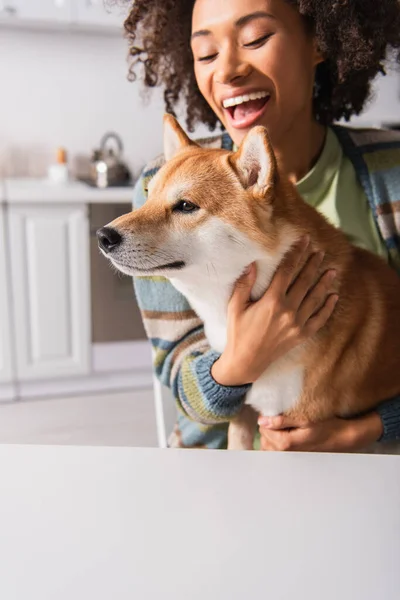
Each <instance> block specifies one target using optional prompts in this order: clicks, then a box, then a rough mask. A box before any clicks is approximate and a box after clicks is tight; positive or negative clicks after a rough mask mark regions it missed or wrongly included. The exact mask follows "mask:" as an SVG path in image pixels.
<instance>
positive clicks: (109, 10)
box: [73, 0, 130, 29]
mask: <svg viewBox="0 0 400 600" xmlns="http://www.w3.org/2000/svg"><path fill="white" fill-rule="evenodd" d="M129 5H130V3H129V2H125V3H121V2H120V1H118V0H116V1H115V0H73V13H74V14H73V20H74V21H75V22H76V23H77V24H78V25H83V26H84V25H87V26H89V27H95V28H96V27H97V28H102V29H103V28H107V27H109V28H110V29H117V28H120V29H122V27H123V24H124V20H125V18H126V16H127V14H128V11H129Z"/></svg>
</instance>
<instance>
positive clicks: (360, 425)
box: [259, 397, 400, 452]
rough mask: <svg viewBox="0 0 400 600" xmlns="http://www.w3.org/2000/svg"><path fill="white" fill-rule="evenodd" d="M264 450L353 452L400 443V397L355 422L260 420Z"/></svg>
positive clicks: (337, 420) (356, 419) (281, 417)
mask: <svg viewBox="0 0 400 600" xmlns="http://www.w3.org/2000/svg"><path fill="white" fill-rule="evenodd" d="M259 426H260V434H261V449H262V450H280V451H282V450H293V451H297V452H301V451H303V452H310V451H315V452H353V451H356V450H364V449H365V448H367V447H368V446H370V445H371V444H374V443H375V442H393V441H397V440H400V397H397V398H394V399H393V400H388V401H387V402H383V403H382V404H380V405H379V406H378V407H377V408H376V410H375V411H372V412H370V413H368V414H366V415H363V416H362V417H358V418H355V419H339V418H334V419H329V420H328V421H324V422H322V423H317V424H315V423H314V424H313V423H306V422H304V423H300V422H295V421H292V420H291V419H290V418H289V417H285V416H283V415H282V416H279V417H272V418H268V417H261V418H260V419H259Z"/></svg>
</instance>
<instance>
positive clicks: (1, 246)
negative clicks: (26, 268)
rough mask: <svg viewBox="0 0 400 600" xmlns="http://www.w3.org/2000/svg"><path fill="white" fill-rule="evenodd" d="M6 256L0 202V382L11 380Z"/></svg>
mask: <svg viewBox="0 0 400 600" xmlns="http://www.w3.org/2000/svg"><path fill="white" fill-rule="evenodd" d="M6 256H7V244H6V229H5V217H4V207H3V206H2V205H1V204H0V282H1V284H2V285H0V383H10V382H11V381H12V346H11V327H10V320H11V312H10V281H9V273H8V268H7V261H6Z"/></svg>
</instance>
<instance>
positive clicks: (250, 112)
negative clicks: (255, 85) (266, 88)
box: [222, 91, 271, 129]
mask: <svg viewBox="0 0 400 600" xmlns="http://www.w3.org/2000/svg"><path fill="white" fill-rule="evenodd" d="M270 97H271V95H270V94H269V93H268V92H263V91H259V92H252V93H250V94H244V95H242V96H235V97H233V98H228V99H226V100H224V101H223V103H222V105H223V108H224V111H225V112H226V113H227V115H228V117H229V120H230V122H231V124H232V126H233V127H236V128H237V129H245V128H247V127H251V126H252V125H254V123H255V122H256V121H257V120H258V119H259V118H260V117H261V116H262V115H263V114H264V112H265V109H266V106H267V104H268V101H269V99H270Z"/></svg>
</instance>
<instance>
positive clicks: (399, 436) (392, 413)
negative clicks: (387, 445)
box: [376, 396, 400, 442]
mask: <svg viewBox="0 0 400 600" xmlns="http://www.w3.org/2000/svg"><path fill="white" fill-rule="evenodd" d="M376 410H377V413H378V415H379V416H380V418H381V420H382V425H383V434H382V437H381V438H380V440H379V441H380V442H394V441H397V440H400V396H397V397H396V398H394V399H392V400H387V401H386V402H382V404H380V405H379V406H378V408H377V409H376Z"/></svg>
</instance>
